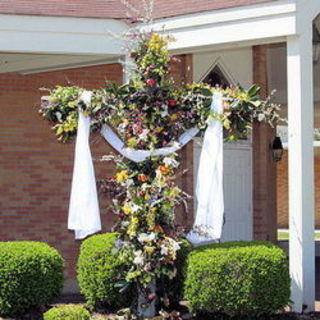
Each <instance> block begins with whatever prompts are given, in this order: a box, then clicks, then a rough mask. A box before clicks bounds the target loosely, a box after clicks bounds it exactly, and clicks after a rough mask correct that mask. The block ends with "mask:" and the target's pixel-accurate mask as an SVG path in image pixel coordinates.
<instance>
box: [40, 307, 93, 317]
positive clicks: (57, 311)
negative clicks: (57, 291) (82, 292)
mask: <svg viewBox="0 0 320 320" xmlns="http://www.w3.org/2000/svg"><path fill="white" fill-rule="evenodd" d="M43 320H90V312H89V311H88V310H87V309H85V308H84V307H82V306H79V305H72V304H69V305H64V306H58V307H53V308H51V309H50V310H48V311H47V312H45V313H44V314H43Z"/></svg>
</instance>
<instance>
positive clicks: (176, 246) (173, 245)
mask: <svg viewBox="0 0 320 320" xmlns="http://www.w3.org/2000/svg"><path fill="white" fill-rule="evenodd" d="M171 246H172V250H173V251H174V252H177V251H178V250H180V245H179V243H178V242H177V241H174V240H171Z"/></svg>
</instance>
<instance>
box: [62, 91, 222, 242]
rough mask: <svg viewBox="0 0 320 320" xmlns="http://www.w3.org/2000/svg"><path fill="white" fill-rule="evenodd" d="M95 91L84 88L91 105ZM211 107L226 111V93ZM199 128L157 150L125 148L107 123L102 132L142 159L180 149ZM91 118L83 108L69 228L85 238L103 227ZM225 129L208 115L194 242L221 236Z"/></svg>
mask: <svg viewBox="0 0 320 320" xmlns="http://www.w3.org/2000/svg"><path fill="white" fill-rule="evenodd" d="M91 96H92V92H90V91H84V92H83V94H82V96H81V97H80V99H82V101H83V102H84V103H85V104H87V105H89V104H90V102H91ZM211 110H212V111H215V112H218V113H220V112H222V111H223V106H222V96H221V94H219V93H216V94H214V97H213V101H212V105H211ZM198 132H199V130H198V129H197V128H192V129H190V130H187V131H186V132H185V133H184V134H182V135H181V137H180V138H179V140H178V142H177V143H176V145H174V146H171V147H166V148H160V149H156V150H151V151H148V150H134V149H131V148H125V145H124V143H123V142H122V141H121V139H120V138H119V137H118V136H117V135H116V134H115V133H114V132H113V131H112V129H111V128H110V127H109V126H107V125H104V126H103V128H102V130H101V134H102V135H103V137H104V138H105V139H106V140H107V141H108V142H109V143H110V145H111V146H112V147H113V148H115V149H116V150H117V151H118V152H119V153H121V154H122V155H123V156H125V157H127V158H128V159H130V160H132V161H135V162H141V161H144V160H145V159H146V158H148V157H150V156H161V155H168V154H171V153H174V152H176V151H178V150H179V149H180V148H182V147H183V146H184V145H185V144H187V143H188V142H189V141H190V140H191V139H192V138H193V137H195V136H196V134H197V133H198ZM89 135H90V118H89V117H88V116H85V115H84V114H83V112H81V111H79V123H78V134H77V140H76V150H75V161H74V171H73V179H72V189H71V198H70V206H69V218H68V228H69V229H70V230H75V237H76V239H83V238H85V237H87V236H88V235H91V234H93V233H96V232H98V231H100V230H101V222H100V212H99V204H98V197H97V189H96V181H95V175H94V168H93V164H92V157H91V151H90V145H89ZM222 178H223V130H222V124H221V122H220V121H218V120H214V119H211V118H210V119H208V127H207V129H206V132H205V135H204V141H203V147H202V151H201V157H200V164H199V170H198V182H197V188H196V196H197V200H198V210H197V215H196V219H195V223H194V228H193V230H192V231H191V232H190V233H189V234H188V239H189V240H190V241H191V242H192V243H194V244H202V243H207V242H212V241H213V240H218V239H220V238H221V233H222V226H223V212H224V202H223V181H222Z"/></svg>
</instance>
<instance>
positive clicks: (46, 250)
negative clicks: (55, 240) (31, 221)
mask: <svg viewBox="0 0 320 320" xmlns="http://www.w3.org/2000/svg"><path fill="white" fill-rule="evenodd" d="M62 283H63V260H62V257H61V256H60V254H59V253H58V252H57V250H56V249H54V248H51V247H50V246H48V245H47V244H45V243H40V242H0V314H1V315H10V316H15V315H18V314H21V313H23V312H25V311H27V310H28V309H29V308H31V307H34V306H39V305H43V304H46V303H48V302H49V301H50V300H51V299H53V298H54V297H56V296H58V295H59V292H60V289H61V288H62Z"/></svg>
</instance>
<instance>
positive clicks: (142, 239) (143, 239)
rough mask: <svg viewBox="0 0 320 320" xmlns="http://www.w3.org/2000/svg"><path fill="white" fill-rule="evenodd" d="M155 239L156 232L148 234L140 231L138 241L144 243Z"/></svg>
mask: <svg viewBox="0 0 320 320" xmlns="http://www.w3.org/2000/svg"><path fill="white" fill-rule="evenodd" d="M154 240H155V234H154V232H152V233H150V234H147V233H140V234H139V236H138V241H139V242H140V243H143V242H151V241H154Z"/></svg>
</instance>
